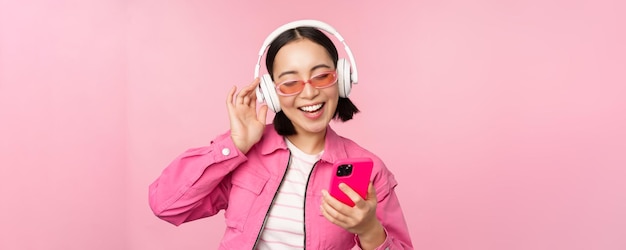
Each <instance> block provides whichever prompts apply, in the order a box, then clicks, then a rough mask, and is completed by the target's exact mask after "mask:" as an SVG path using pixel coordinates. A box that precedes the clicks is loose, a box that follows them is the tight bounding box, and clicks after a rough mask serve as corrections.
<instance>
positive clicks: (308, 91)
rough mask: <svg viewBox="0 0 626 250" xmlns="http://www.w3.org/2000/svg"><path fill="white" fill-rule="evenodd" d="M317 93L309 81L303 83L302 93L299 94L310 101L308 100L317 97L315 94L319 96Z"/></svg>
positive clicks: (317, 90)
mask: <svg viewBox="0 0 626 250" xmlns="http://www.w3.org/2000/svg"><path fill="white" fill-rule="evenodd" d="M319 91H320V90H319V89H317V88H315V87H313V85H311V83H310V82H309V81H306V82H305V83H304V88H303V89H302V92H300V96H301V97H304V98H309V99H310V98H313V97H315V96H317V94H319Z"/></svg>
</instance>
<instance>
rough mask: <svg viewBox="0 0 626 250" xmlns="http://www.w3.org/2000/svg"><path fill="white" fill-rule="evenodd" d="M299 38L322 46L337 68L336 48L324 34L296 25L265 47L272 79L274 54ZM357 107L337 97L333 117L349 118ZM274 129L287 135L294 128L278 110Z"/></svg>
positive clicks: (345, 98)
mask: <svg viewBox="0 0 626 250" xmlns="http://www.w3.org/2000/svg"><path fill="white" fill-rule="evenodd" d="M300 39H308V40H310V41H312V42H314V43H317V44H319V45H321V46H322V47H324V48H325V49H326V51H327V52H328V55H329V56H330V58H331V59H332V60H333V64H334V66H335V68H337V60H338V59H339V55H338V53H337V48H336V47H335V44H333V42H332V41H331V40H330V38H328V36H326V35H325V34H324V33H323V32H322V31H320V30H318V29H316V28H313V27H298V28H294V29H289V30H287V31H285V32H283V33H281V34H280V35H278V36H277V37H276V39H274V41H272V43H271V44H270V46H269V48H268V49H267V55H266V56H265V66H266V67H267V72H268V73H269V75H270V77H271V78H272V80H274V72H273V70H274V59H275V58H276V54H278V51H279V50H280V49H281V48H282V47H283V46H285V45H287V44H288V43H290V42H292V41H295V40H300ZM358 112H359V109H358V108H357V107H356V106H355V105H354V103H352V101H351V100H350V99H349V98H347V97H339V101H338V102H337V109H336V110H335V114H334V115H333V119H335V120H341V121H342V122H345V121H348V120H351V119H352V117H353V116H354V114H356V113H358ZM273 123H274V129H275V130H276V132H278V134H279V135H282V136H288V135H295V134H296V129H295V127H294V126H293V123H291V120H289V118H288V117H287V115H285V113H284V112H283V111H279V112H277V113H276V115H275V116H274V122H273Z"/></svg>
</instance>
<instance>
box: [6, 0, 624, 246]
mask: <svg viewBox="0 0 626 250" xmlns="http://www.w3.org/2000/svg"><path fill="white" fill-rule="evenodd" d="M386 2H387V3H384V4H383V3H382V2H381V1H358V4H355V2H349V1H311V2H300V1H263V2H262V3H261V1H258V2H257V1H250V2H248V3H245V4H243V3H240V1H219V2H217V1H215V3H209V2H207V1H155V0H150V1H148V0H135V1H123V0H117V1H113V0H93V1H70V0H54V1H53V0H49V1H45V0H22V1H9V0H6V1H4V0H3V1H0V118H1V122H0V160H1V163H2V166H1V167H0V197H1V198H0V199H1V200H0V204H2V205H1V208H0V249H3V250H14V249H20V250H21V249H59V250H68V249H76V250H78V249H81V250H82V249H96V250H99V249H102V250H104V249H137V250H140V249H141V250H143V249H151V250H158V249H215V248H216V247H217V245H218V241H219V239H220V237H221V235H222V231H223V229H224V222H223V216H222V215H221V214H220V215H218V216H215V217H213V218H208V219H204V220H200V221H196V222H191V223H188V224H185V225H183V226H181V227H174V226H171V225H169V224H167V223H166V222H163V221H160V220H159V219H157V218H156V217H154V216H153V215H152V213H151V211H150V209H149V207H148V202H147V187H148V185H149V183H150V182H151V181H152V180H154V179H155V178H156V177H157V176H158V175H159V173H160V172H161V170H162V169H163V168H164V167H165V166H166V165H167V164H168V163H169V162H170V161H171V160H172V159H173V158H174V157H175V156H176V155H178V154H179V153H181V152H182V151H183V150H185V149H186V148H189V147H195V146H200V145H206V144H207V143H209V141H210V140H211V138H212V137H213V136H215V135H217V134H219V133H222V132H223V131H225V130H226V129H227V128H228V120H227V116H226V108H225V106H224V102H225V96H226V93H227V91H228V89H229V88H230V87H231V86H233V85H238V86H242V85H244V84H247V83H249V82H250V81H251V79H252V76H253V67H254V64H255V63H256V58H257V51H258V50H259V47H260V45H261V43H262V41H263V39H264V38H265V36H266V35H267V34H269V32H270V31H272V30H273V29H274V28H276V27H277V26H279V25H281V24H283V23H286V22H288V21H292V20H295V19H302V18H315V19H320V20H323V21H326V22H328V23H330V24H332V25H333V26H334V27H335V28H337V30H338V31H339V32H340V33H341V34H342V35H343V36H344V37H345V38H346V41H347V42H348V44H349V45H350V47H351V48H352V50H353V52H354V53H355V56H356V59H357V62H358V66H359V73H360V84H359V85H358V86H355V88H354V90H353V92H352V99H353V100H354V101H355V102H356V104H357V105H358V106H359V107H360V108H361V109H362V110H363V112H362V113H361V114H359V115H357V116H356V119H355V120H353V121H350V122H348V123H346V124H335V125H333V126H334V127H335V128H336V130H338V131H339V132H340V133H341V134H343V135H345V136H348V137H350V138H352V139H354V140H355V141H357V142H359V143H360V144H362V145H363V146H365V147H367V148H369V149H370V150H371V151H373V152H375V153H377V154H378V155H379V156H381V157H382V158H383V159H384V160H385V162H386V163H387V165H388V166H389V167H390V168H391V170H392V171H393V172H394V173H395V174H396V176H397V179H398V181H399V182H400V185H399V186H398V187H397V192H398V194H399V196H400V199H401V202H402V205H403V208H404V211H405V216H406V218H407V220H408V224H409V227H410V231H411V235H412V237H413V243H414V245H415V247H416V248H418V249H483V250H484V249H494V250H495V249H626V181H625V179H626V129H625V128H626V98H625V96H626V74H625V69H626V48H625V46H624V44H626V25H625V24H626V18H625V16H624V13H625V12H626V5H625V4H624V1H619V0H615V1H607V0H602V1H591V0H588V1H539V0H532V1H495V0H492V1H487V0H478V1H472V2H473V3H468V1H460V0H443V1H442V0H437V1H405V2H403V3H389V2H391V1H386ZM340 51H341V52H343V50H340Z"/></svg>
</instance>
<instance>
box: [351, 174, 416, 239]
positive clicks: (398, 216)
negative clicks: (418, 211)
mask: <svg viewBox="0 0 626 250" xmlns="http://www.w3.org/2000/svg"><path fill="white" fill-rule="evenodd" d="M385 179H386V180H380V181H379V182H377V184H379V185H377V186H376V193H377V197H378V198H377V199H378V204H377V207H376V217H377V218H378V220H379V221H380V223H381V225H382V227H383V229H384V231H385V234H386V239H385V241H384V242H383V243H382V244H381V245H380V246H378V247H377V248H375V249H387V248H388V249H392V250H393V249H413V244H412V243H411V237H410V235H409V230H408V227H407V224H406V221H405V219H404V214H403V212H402V208H401V207H400V201H399V200H398V197H397V196H396V193H395V191H394V189H395V187H396V186H397V185H398V183H397V182H396V180H395V178H394V177H393V175H392V174H391V173H388V175H387V178H385ZM355 240H356V241H357V242H359V240H360V239H359V237H358V236H357V237H356V238H355Z"/></svg>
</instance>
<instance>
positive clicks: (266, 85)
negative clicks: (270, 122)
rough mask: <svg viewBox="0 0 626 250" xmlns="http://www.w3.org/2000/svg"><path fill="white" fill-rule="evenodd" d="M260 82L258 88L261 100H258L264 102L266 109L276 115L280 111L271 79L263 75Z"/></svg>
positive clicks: (267, 75)
mask: <svg viewBox="0 0 626 250" xmlns="http://www.w3.org/2000/svg"><path fill="white" fill-rule="evenodd" d="M260 80H261V82H260V83H259V87H260V88H261V95H262V98H260V99H259V100H265V103H266V104H267V107H268V108H269V109H270V110H272V111H274V113H278V112H279V111H280V103H279V102H278V94H277V93H276V88H275V87H274V82H273V81H272V77H271V76H270V75H269V74H264V75H263V76H261V79H260ZM257 96H258V92H257ZM257 98H258V97H257Z"/></svg>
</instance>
